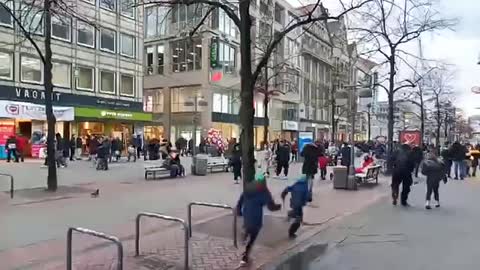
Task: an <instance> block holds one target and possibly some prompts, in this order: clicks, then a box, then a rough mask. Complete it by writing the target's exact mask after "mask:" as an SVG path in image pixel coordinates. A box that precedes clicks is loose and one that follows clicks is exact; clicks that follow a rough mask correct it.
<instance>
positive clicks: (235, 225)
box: [188, 202, 238, 248]
mask: <svg viewBox="0 0 480 270" xmlns="http://www.w3.org/2000/svg"><path fill="white" fill-rule="evenodd" d="M194 205H199V206H206V207H214V208H222V209H228V210H232V214H233V225H232V226H233V246H234V247H236V248H238V244H237V214H236V213H235V211H234V208H233V207H231V206H229V205H226V204H217V203H207V202H191V203H189V204H188V231H189V232H190V237H192V206H194Z"/></svg>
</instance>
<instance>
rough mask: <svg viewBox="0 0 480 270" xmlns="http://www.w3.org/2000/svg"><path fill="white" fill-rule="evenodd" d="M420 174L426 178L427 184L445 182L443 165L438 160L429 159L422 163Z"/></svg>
mask: <svg viewBox="0 0 480 270" xmlns="http://www.w3.org/2000/svg"><path fill="white" fill-rule="evenodd" d="M422 174H423V175H425V176H426V177H427V184H438V183H440V181H447V178H446V167H445V164H444V163H443V162H442V161H441V160H439V159H438V158H429V159H426V160H425V161H424V162H423V165H422Z"/></svg>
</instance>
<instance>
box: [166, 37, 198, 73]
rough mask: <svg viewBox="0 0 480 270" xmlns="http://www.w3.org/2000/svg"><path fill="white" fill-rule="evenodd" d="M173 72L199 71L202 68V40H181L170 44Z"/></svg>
mask: <svg viewBox="0 0 480 270" xmlns="http://www.w3.org/2000/svg"><path fill="white" fill-rule="evenodd" d="M170 47H171V48H172V63H173V65H172V70H173V72H184V71H191V70H199V69H201V68H202V65H201V63H202V61H201V60H202V40H201V39H193V41H192V40H191V39H181V40H177V41H174V42H172V43H170Z"/></svg>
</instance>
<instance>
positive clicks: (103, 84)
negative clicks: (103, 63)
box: [100, 70, 115, 94]
mask: <svg viewBox="0 0 480 270" xmlns="http://www.w3.org/2000/svg"><path fill="white" fill-rule="evenodd" d="M100 92H104V93H109V94H114V93H115V73H114V72H111V71H106V70H102V71H100Z"/></svg>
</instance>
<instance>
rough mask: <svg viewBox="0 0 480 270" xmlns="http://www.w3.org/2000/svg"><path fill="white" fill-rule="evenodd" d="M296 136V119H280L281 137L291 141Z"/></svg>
mask: <svg viewBox="0 0 480 270" xmlns="http://www.w3.org/2000/svg"><path fill="white" fill-rule="evenodd" d="M297 136H298V122H297V121H288V120H283V121H282V135H281V138H282V139H284V140H287V141H289V142H292V141H293V140H294V139H295V140H296V139H297Z"/></svg>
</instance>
